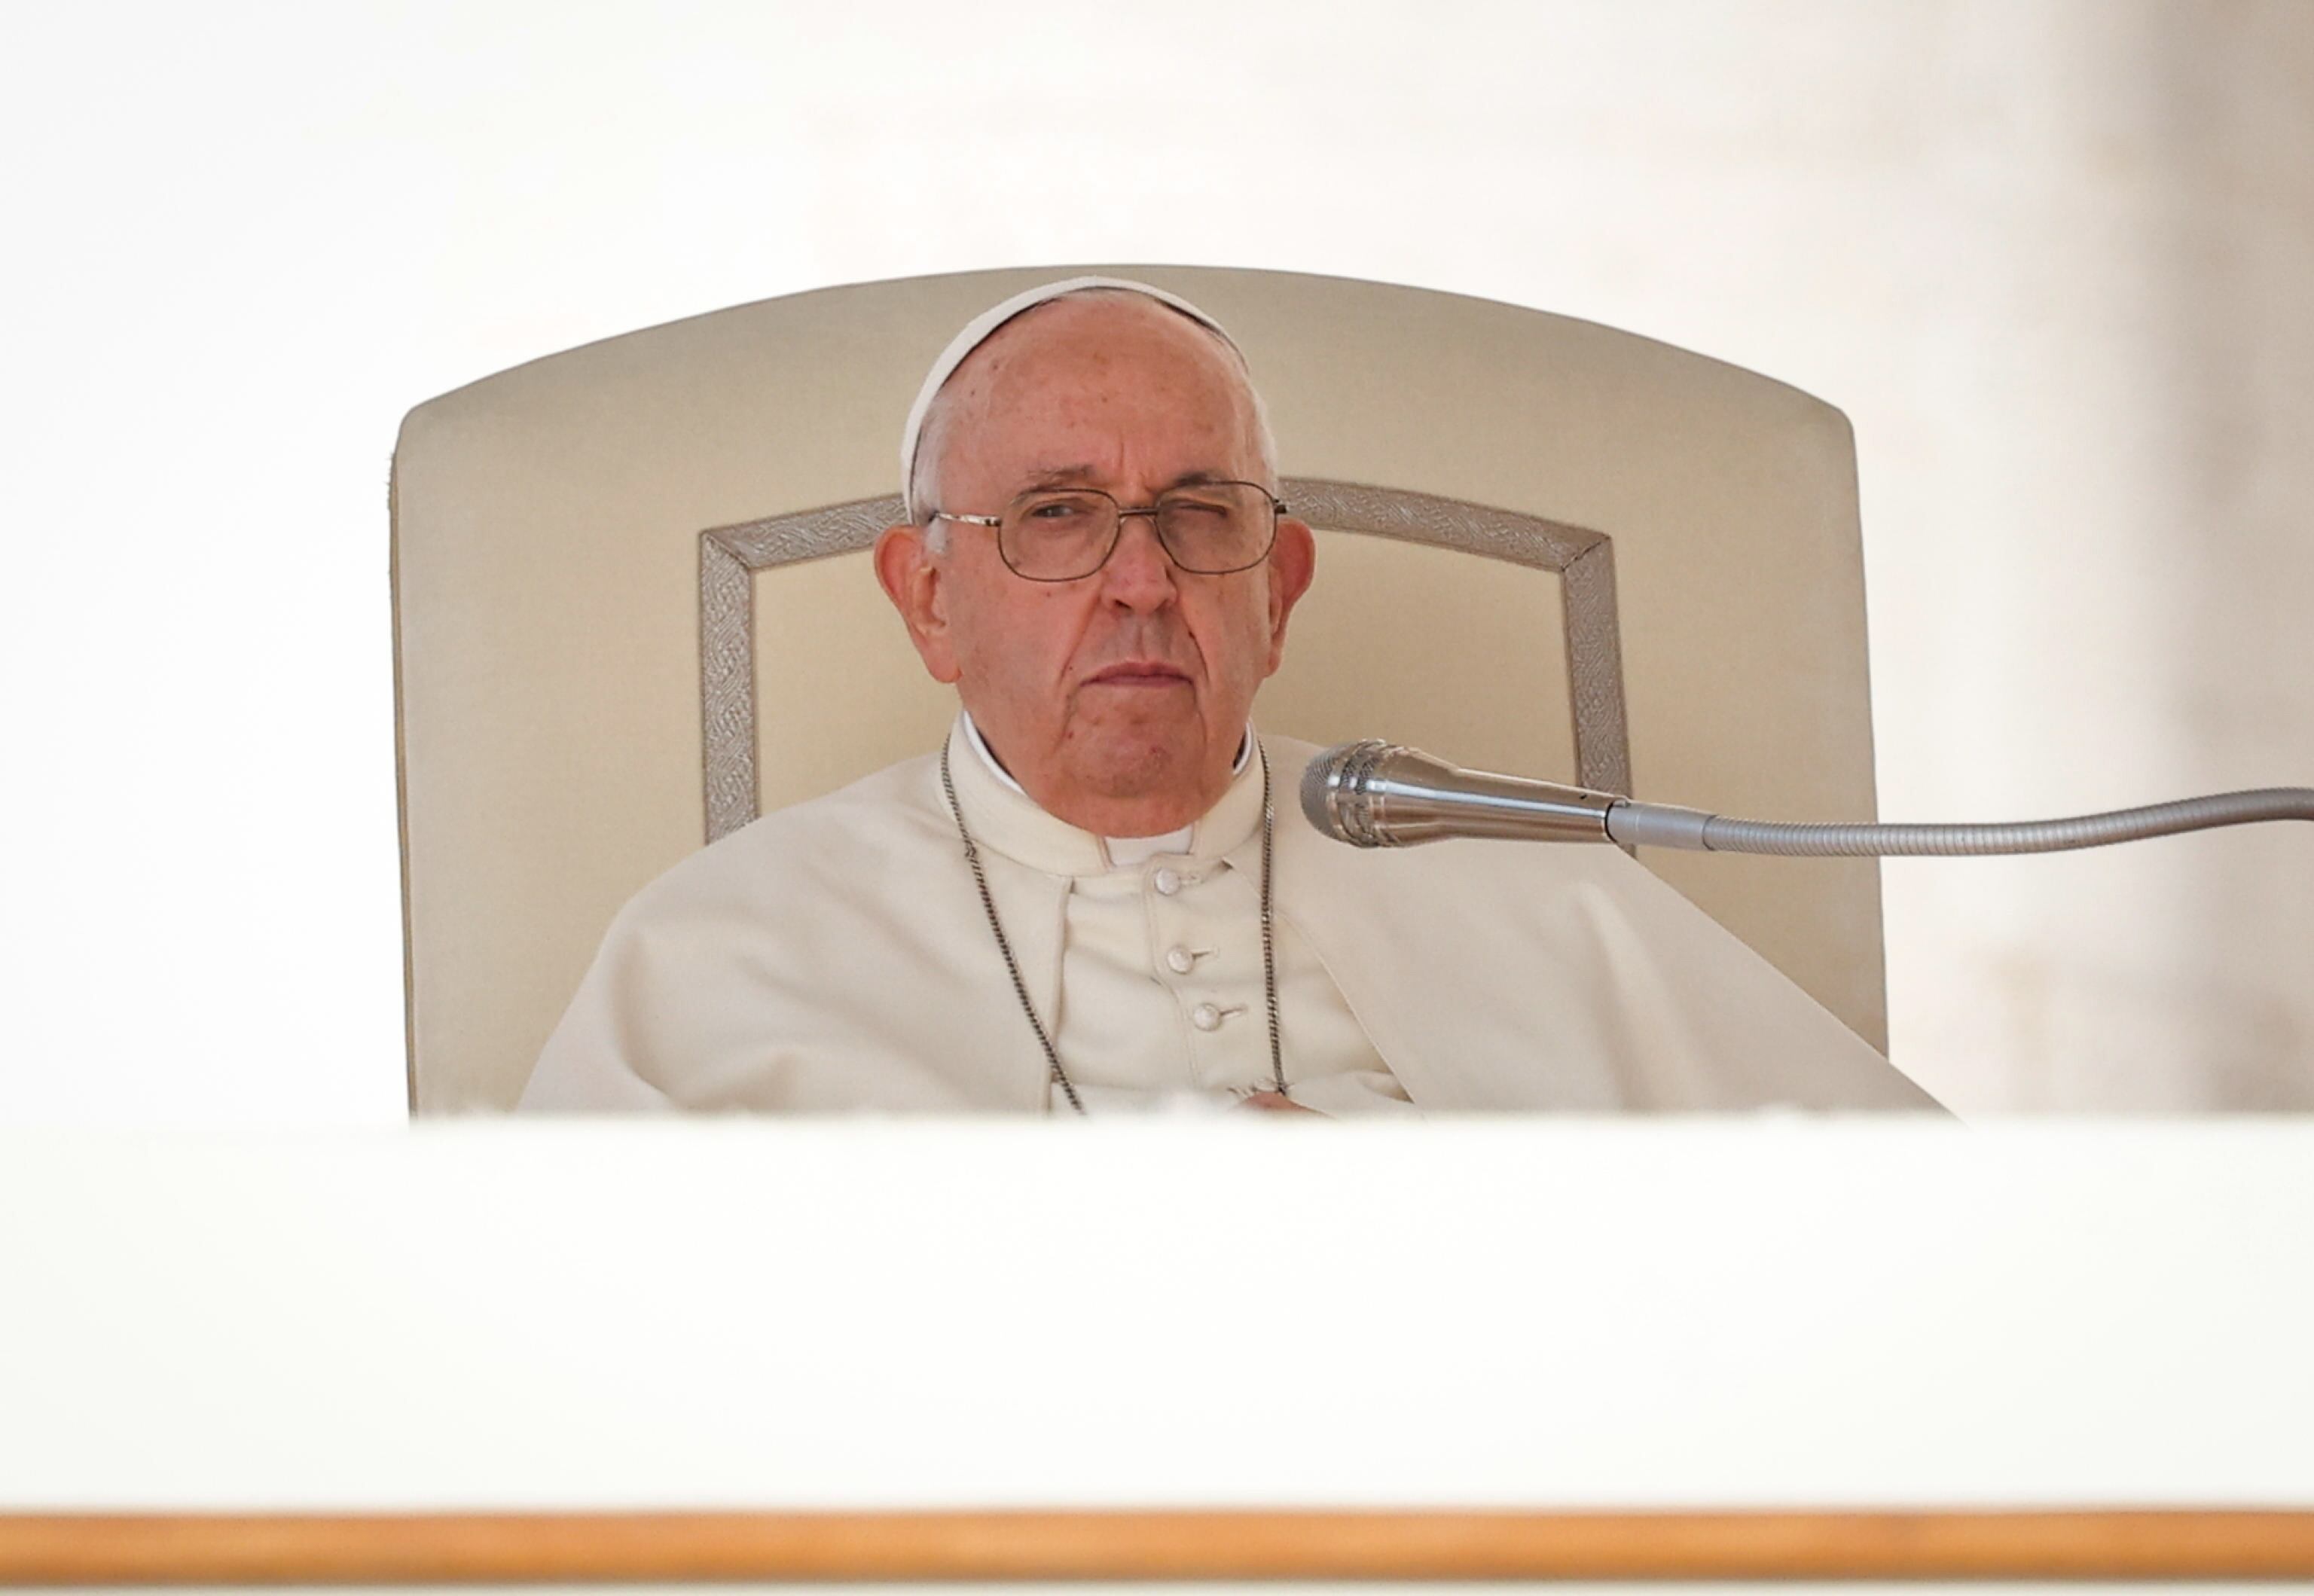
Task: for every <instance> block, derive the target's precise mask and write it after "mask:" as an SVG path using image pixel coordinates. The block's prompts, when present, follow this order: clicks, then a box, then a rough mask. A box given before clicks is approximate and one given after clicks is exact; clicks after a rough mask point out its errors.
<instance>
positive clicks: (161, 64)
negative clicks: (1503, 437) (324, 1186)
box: [0, 0, 2314, 1124]
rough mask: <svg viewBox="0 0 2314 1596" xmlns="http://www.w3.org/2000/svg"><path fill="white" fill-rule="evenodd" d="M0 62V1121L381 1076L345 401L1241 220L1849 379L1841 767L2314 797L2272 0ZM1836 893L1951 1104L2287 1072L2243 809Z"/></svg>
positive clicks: (438, 44) (975, 9)
mask: <svg viewBox="0 0 2314 1596" xmlns="http://www.w3.org/2000/svg"><path fill="white" fill-rule="evenodd" d="M1315 18H1322V20H1312V19H1315ZM0 47H4V48H0V139H4V144H5V148H6V150H7V152H8V154H7V157H6V163H5V170H4V175H0V196H4V201H5V216H6V217H7V229H8V240H9V242H8V247H7V249H6V250H5V251H4V253H0V289H4V295H0V329H4V335H0V437H4V438H5V439H6V440H7V441H6V445H5V446H6V462H5V465H4V469H0V539H4V544H0V549H4V556H5V558H4V563H0V661H4V664H0V692H4V696H5V717H4V722H0V726H4V732H0V792H4V793H5V795H6V797H5V804H6V816H7V822H8V827H9V831H10V833H11V835H12V845H11V848H10V851H9V862H8V867H7V869H6V872H5V877H4V884H0V954H4V962H0V969H4V970H5V972H6V974H5V976H4V982H5V987H6V992H5V1000H4V1001H5V1003H6V1012H7V1019H6V1035H5V1040H4V1042H0V1105H4V1106H0V1116H5V1117H8V1118H14V1119H31V1120H57V1119H63V1120H70V1119H88V1120H104V1121H118V1120H146V1121H157V1122H163V1123H181V1122H188V1121H202V1120H223V1121H260V1120H264V1121H277V1122H287V1123H292V1124H317V1123H331V1124H362V1123H367V1124H388V1123H392V1122H393V1121H395V1120H398V1119H399V1118H400V1117H401V1115H402V1111H403V1110H402V1101H403V1098H402V1092H403V1086H402V1041H401V1000H400V980H401V960H400V929H399V899H398V890H397V877H396V860H395V835H394V798H393V735H392V686H391V673H390V657H389V647H388V612H387V593H386V535H385V490H384V483H385V474H386V463H387V455H388V453H389V450H390V449H391V446H392V443H393V435H394V428H395V426H396V424H397V422H398V420H399V419H400V417H401V415H402V412H403V411H404V410H407V409H409V408H410V407H411V406H412V405H414V404H416V403H418V402H419V401H421V400H424V399H426V398H428V397H429V396H431V395H433V394H435V393H437V392H442V391H443V390H446V389H447V388H450V387H454V386H455V385H457V384H462V383H464V382H467V381H470V380H472V379H473V378H475V377H478V376H481V375H485V374H487V373H489V372H491V371H494V370H497V369H499V368H501V367H503V366H508V365H512V364H514V363H517V362H519V361H521V360H524V359H527V358H530V357H534V356H537V355H541V354H544V353H548V352H551V351H552V350H555V349H559V348H566V347H568V346H570V345H572V344H575V343H579V342H583V341H586V340H588V339H596V338H602V337H606V336H609V335H612V334H615V333H619V332H623V331H630V330H631V329H634V328H637V327H640V326H643V325H646V324H649V323H652V322H660V321H666V320H670V319H674V318H676V317H680V316H685V315H689V314H693V313H698V312H702V311H706V310H711V309H714V308H717V307H720V306H722V305H727V304H736V303H739V302H742V301H746V300H750V299H756V298H762V297H765V296H768V295H777V294H784V293H789V292H792V291H795V290H799V289H804V288H808V287H817V286H821V285H825V284H828V283H835V282H842V281H851V280H857V279H861V278H880V277H890V276H900V275H907V274H912V273H917V272H926V271H941V270H954V269H968V268H976V267H987V266H999V265H1013V264H1023V263H1033V262H1039V261H1081V260H1150V261H1176V262H1188V263H1200V264H1228V265H1246V266H1262V267H1276V268H1284V269H1298V270H1308V271H1320V272H1331V273H1338V274H1344V275H1350V276H1358V277H1370V278H1385V279H1391V280H1396V281H1402V282H1408V283H1414V284H1418V285H1422V286H1424V287H1435V288H1442V289H1448V290H1453V291H1456V292H1461V293H1467V294H1477V295H1489V296H1493V297H1497V298H1501V299H1505V300H1510V301H1515V302H1516V303H1519V304H1530V305H1535V306H1539V307H1541V308H1544V309H1549V310H1553V311H1558V312H1561V313H1568V314H1573V315H1577V316H1583V317H1588V318H1591V319H1594V320H1597V321H1602V322H1610V323H1612V324H1614V325H1617V326H1621V327H1626V328H1630V329H1632V330H1634V331H1641V332H1645V333H1647V334H1649V335H1652V336H1654V337H1657V338H1661V339H1665V340H1667V341H1670V342H1673V343H1676V344H1681V345H1683V346H1686V347H1688V348H1694V349H1698V350H1700V351H1703V352H1705V353H1708V354H1710V355H1714V356H1718V357H1722V358H1725V359H1727V360H1731V361H1734V362H1736V363H1737V364H1740V365H1744V366H1751V367H1753V368H1755V369H1757V370H1760V371H1762V372H1765V373H1768V374H1769V375H1773V376H1776V377H1780V378H1782V379H1784V380H1786V381H1788V382H1791V383H1793V384H1797V385H1798V386H1800V387H1803V388H1806V389H1808V390H1810V391H1811V392H1815V393H1817V394H1820V395H1822V396H1823V397H1824V398H1826V399H1828V400H1830V401H1833V402H1834V403H1836V404H1838V405H1840V406H1841V407H1842V408H1843V409H1845V410H1847V411H1848V412H1849V414H1850V417H1851V418H1852V419H1854V421H1855V424H1856V429H1857V436H1858V448H1859V456H1860V464H1861V472H1862V482H1863V495H1864V516H1865V536H1866V552H1867V561H1868V579H1869V581H1870V583H1871V589H1872V598H1871V604H1872V610H1871V624H1872V628H1873V654H1872V660H1873V670H1874V674H1875V683H1874V686H1875V700H1876V702H1875V709H1876V721H1877V728H1878V738H1879V750H1878V753H1879V769H1880V776H1881V810H1882V813H1883V814H1884V815H1885V816H1888V817H1890V818H1899V819H1912V818H1920V819H1963V818H2004V817H2023V816H2040V815H2045V814H2055V813H2066V812H2072V811H2077V810H2084V809H2094V808H2101V807H2116V806H2119V805H2123V804H2129V803H2136V802H2141V801H2150V800H2152V799H2157V798H2170V797H2176V796H2180V795H2183V794H2185V793H2188V792H2198V791H2206V790H2215V789H2222V788H2227V787H2234V786H2249V785H2262V784H2267V783H2281V782H2295V783H2314V642H2310V640H2309V627H2308V617H2309V616H2310V615H2314V512H2310V510H2309V509H2308V507H2307V506H2308V504H2309V502H2310V500H2314V292H2310V289H2309V284H2310V283H2314V5H2309V4H2296V3H2292V0H2267V3H2264V4H2259V3H2256V0H2236V3H2230V4H2226V3H2216V0H2212V3H2195V4H2142V3H2139V4H2129V3H2122V0H1912V3H1892V4H1876V5H1870V6H1865V5H1857V4H1847V3H1845V0H1762V3H1750V4H1736V3H1732V0H1729V3H1717V4H1705V3H1698V0H1682V3H1667V4H1645V5H1635V4H1607V3H1604V0H1597V3H1557V4H1483V5H1482V4H1462V5H1454V4H1435V3H1434V4H1424V5H1421V6H1416V5H1413V4H1406V5H1375V4H1363V5H1359V4H1340V5H1336V6H1333V7H1330V8H1327V9H1326V10H1324V11H1323V12H1321V13H1320V12H1312V11H1310V10H1309V9H1307V8H1298V7H1294V8H1289V7H1287V6H1285V5H1276V6H1262V5H1250V4H1243V3H1242V0H1241V3H1239V4H1205V3H1179V4H1171V5H1169V6H1167V7H1164V8H1163V9H1162V10H1161V12H1152V11H1149V10H1146V9H1144V8H1133V9H1126V8H1106V7H1096V6H1085V5H1082V4H1077V5H1064V4H983V5H975V6H960V5H952V4H951V5H932V4H885V5H881V6H877V7H873V8H861V9H857V10H850V11H847V10H844V9H843V8H838V7H835V6H829V5H802V4H798V5H791V6H774V5H748V4H650V5H643V4H628V5H616V6H613V5H594V6H579V5H575V4H528V3H524V4H515V3H508V4H464V5H450V4H441V5H415V4H412V5H390V4H338V5H331V6H327V7H318V6H291V5H278V6H277V5H257V4H214V5H208V6H204V7H200V8H198V9H195V8H176V7H163V6H157V5H156V6H151V7H139V6H121V5H111V6H106V5H96V4H89V5H80V6H74V7H69V8H67V7H48V8H40V9H37V10H36V9H32V8H12V9H11V10H9V11H8V12H7V13H5V15H4V18H0ZM1654 796H1658V797H1663V798H1672V799H1676V798H1678V797H1679V796H1680V795H1677V794H1658V795H1654ZM1886 878H1887V898H1886V902H1887V926H1888V961H1889V982H1890V997H1891V1012H1892V1048H1893V1052H1894V1057H1895V1058H1896V1060H1897V1061H1898V1062H1899V1063H1902V1064H1903V1065H1904V1066H1905V1067H1907V1068H1908V1069H1910V1070H1911V1071H1912V1072H1913V1073H1914V1074H1915V1075H1916V1076H1918V1077H1919V1078H1920V1079H1921V1080H1923V1081H1924V1082H1926V1083H1927V1084H1929V1085H1930V1087H1931V1088H1932V1089H1937V1090H1939V1092H1941V1093H1942V1094H1944V1095H1945V1096H1946V1097H1947V1099H1948V1100H1950V1101H1952V1102H1953V1103H1954V1104H1956V1106H1958V1107H1963V1108H1965V1109H1990V1108H2002V1107H2063V1108H2075V1109H2110V1108H2171V1109H2177V1108H2194V1107H2314V983H2310V982H2309V981H2308V980H2307V978H2306V972H2307V971H2308V969H2309V968H2310V967H2314V893H2310V890H2309V889H2310V886H2314V838H2310V837H2309V836H2307V835H2305V834H2304V833H2303V830H2302V828H2265V830H2263V831H2257V832H2239V833H2221V834H2218V835H2215V836H2207V837H2202V838H2196V839H2188V840H2179V841H2174V842H2157V843H2151V844H2145V845H2142V846H2140V847H2137V848H2135V849H2133V850H2125V851H2106V852H2098V853H2091V854H2087V855H2080V856H2068V857H2062V858H2056V859H2045V860H2020V861H2008V862H1996V861H1947V862H1919V863H1900V864H1895V865H1892V866H1891V867H1889V869H1888V870H1887V877H1886Z"/></svg>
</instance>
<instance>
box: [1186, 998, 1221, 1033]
mask: <svg viewBox="0 0 2314 1596" xmlns="http://www.w3.org/2000/svg"><path fill="white" fill-rule="evenodd" d="M1189 1023H1190V1024H1191V1025H1193V1026H1195V1027H1197V1028H1198V1029H1199V1030H1201V1031H1217V1030H1219V1029H1221V1028H1222V1011H1221V1010H1219V1009H1216V1008H1214V1006H1213V1005H1212V1004H1211V1003H1200V1004H1198V1005H1197V1007H1196V1008H1194V1009H1192V1010H1189Z"/></svg>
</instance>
